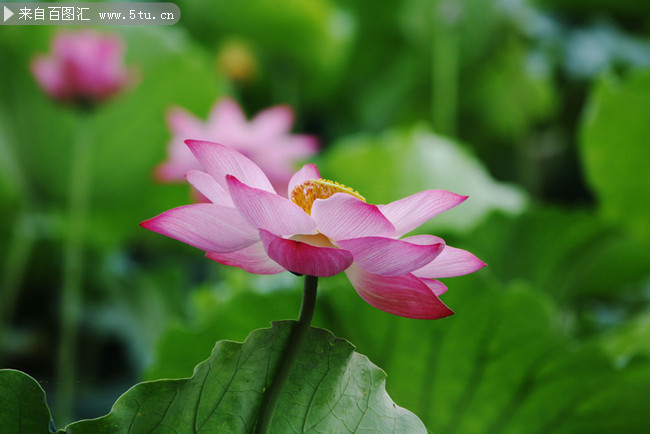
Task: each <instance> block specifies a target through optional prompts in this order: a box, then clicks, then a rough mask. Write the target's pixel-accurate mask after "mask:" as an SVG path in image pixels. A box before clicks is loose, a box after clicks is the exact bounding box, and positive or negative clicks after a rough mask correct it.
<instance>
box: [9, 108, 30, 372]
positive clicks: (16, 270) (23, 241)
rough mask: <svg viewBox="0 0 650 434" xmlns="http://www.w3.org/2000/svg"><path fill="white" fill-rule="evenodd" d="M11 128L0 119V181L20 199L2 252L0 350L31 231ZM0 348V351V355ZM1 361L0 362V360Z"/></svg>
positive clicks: (25, 187) (27, 192)
mask: <svg viewBox="0 0 650 434" xmlns="http://www.w3.org/2000/svg"><path fill="white" fill-rule="evenodd" d="M0 119H2V120H7V122H8V120H9V119H10V118H9V116H8V114H7V113H6V111H5V110H4V109H3V108H2V107H1V106H0ZM10 133H11V131H10V130H9V129H8V128H7V127H6V124H4V123H3V122H2V121H0V178H4V179H0V183H5V184H6V186H7V187H8V191H9V196H12V195H15V196H16V197H17V198H20V199H21V200H22V208H23V209H22V211H20V212H18V213H16V220H15V222H14V227H13V230H12V231H11V239H10V241H9V244H8V245H7V250H6V252H3V253H4V259H5V262H4V264H3V269H2V278H1V280H0V300H2V303H0V350H1V349H2V348H1V347H2V345H3V344H4V342H5V341H4V336H5V335H7V336H8V334H9V333H8V330H9V324H10V323H11V316H12V314H13V311H14V305H15V303H16V300H17V299H18V295H19V292H20V288H21V285H22V282H23V279H24V276H25V271H26V269H27V262H28V260H29V256H30V253H31V250H32V247H33V245H34V241H35V239H34V237H35V235H34V231H33V222H32V211H33V210H34V208H35V206H34V201H33V199H32V194H31V189H30V188H29V185H28V182H27V178H26V177H25V175H24V173H23V171H22V170H21V167H20V165H19V164H18V160H17V158H16V157H15V155H14V153H13V151H12V148H11V146H10V143H14V144H15V143H16V140H15V138H14V137H12V135H11V134H10ZM2 353H3V351H0V354H2ZM0 358H1V357H0ZM0 363H1V362H0Z"/></svg>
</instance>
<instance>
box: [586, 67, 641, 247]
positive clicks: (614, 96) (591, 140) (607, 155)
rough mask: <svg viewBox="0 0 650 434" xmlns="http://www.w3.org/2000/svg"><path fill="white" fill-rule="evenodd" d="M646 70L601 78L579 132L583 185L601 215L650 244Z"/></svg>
mask: <svg viewBox="0 0 650 434" xmlns="http://www.w3.org/2000/svg"><path fill="white" fill-rule="evenodd" d="M648 113H650V71H648V70H645V71H636V72H632V73H630V74H629V76H628V77H626V78H625V79H622V80H616V79H614V78H611V77H607V78H605V79H603V80H602V81H601V82H600V83H599V84H598V85H597V86H596V87H595V88H594V90H593V93H592V95H591V99H590V102H589V104H588V106H587V109H586V112H585V117H584V120H583V124H582V127H581V128H582V130H581V150H582V155H583V165H584V168H585V171H586V175H587V180H588V181H589V184H590V185H591V187H592V188H593V190H594V193H595V194H596V196H597V197H598V200H599V202H600V207H601V210H602V213H603V214H604V215H605V216H606V217H607V218H609V219H611V220H613V221H617V222H620V223H622V224H624V225H625V226H626V227H627V228H628V229H629V230H631V231H632V232H634V233H636V234H638V235H639V236H640V237H643V238H644V239H646V240H650V225H649V224H648V216H649V215H650V170H648V161H650V146H648V138H649V137H650V122H648Z"/></svg>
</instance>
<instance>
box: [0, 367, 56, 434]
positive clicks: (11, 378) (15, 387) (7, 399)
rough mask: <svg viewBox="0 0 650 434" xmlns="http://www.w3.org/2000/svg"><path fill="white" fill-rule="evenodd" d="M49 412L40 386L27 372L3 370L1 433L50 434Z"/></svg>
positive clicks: (0, 411) (0, 385) (1, 376)
mask: <svg viewBox="0 0 650 434" xmlns="http://www.w3.org/2000/svg"><path fill="white" fill-rule="evenodd" d="M50 419H51V416H50V410H49V409H48V408H47V403H46V402H45V392H44V391H43V389H41V386H39V384H38V383H37V382H36V380H34V379H33V378H32V377H30V376H29V375H27V374H25V373H24V372H20V371H14V370H13V369H1V370H0V431H2V432H3V433H47V432H49V427H50Z"/></svg>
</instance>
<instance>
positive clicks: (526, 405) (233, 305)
mask: <svg viewBox="0 0 650 434" xmlns="http://www.w3.org/2000/svg"><path fill="white" fill-rule="evenodd" d="M447 284H448V285H449V286H450V291H449V292H448V293H446V294H445V295H444V296H443V298H444V299H445V301H446V302H447V303H448V304H449V305H450V306H451V307H452V308H453V309H455V310H456V312H457V313H456V315H454V316H452V317H450V318H448V319H444V320H440V321H417V320H408V319H404V318H399V317H395V316H391V315H388V314H386V313H384V312H381V311H379V310H377V309H374V308H372V307H370V306H369V305H367V304H365V303H364V302H363V301H362V300H361V299H360V298H359V297H358V296H357V295H356V294H355V293H354V290H353V289H352V287H351V286H350V285H349V283H348V282H347V281H346V279H345V278H339V277H336V278H330V279H322V285H321V286H322V290H321V291H320V295H319V299H318V303H317V309H316V318H315V323H316V324H318V325H321V326H326V327H329V328H330V329H332V330H334V331H335V333H337V334H339V335H342V336H345V337H346V338H347V339H349V340H350V341H351V342H354V343H355V344H356V346H357V349H358V351H360V352H362V353H364V354H368V356H369V357H370V358H372V359H373V360H375V361H377V363H378V364H379V365H380V366H382V368H383V369H384V370H385V371H386V372H387V373H388V375H389V377H390V379H391V380H390V384H389V385H388V390H389V392H390V393H391V395H392V396H393V397H394V398H395V400H396V401H397V402H399V403H400V404H403V405H405V406H406V407H407V408H411V409H413V410H414V411H415V413H416V414H418V415H419V416H420V417H421V418H422V420H423V421H424V423H425V424H426V425H427V428H428V429H429V430H430V431H432V432H449V433H453V432H459V433H489V432H505V433H510V432H512V433H520V432H560V433H565V432H566V433H569V432H571V433H574V432H594V433H595V432H611V430H617V431H618V432H643V427H647V424H648V423H650V416H648V415H647V414H646V412H645V411H643V407H644V402H645V401H643V397H644V396H646V395H647V394H648V390H650V367H648V366H647V364H646V365H640V366H629V367H627V368H624V369H621V370H615V369H614V368H613V367H612V365H611V361H610V360H609V359H608V358H607V357H606V356H605V355H604V354H603V353H602V352H601V351H600V350H599V349H597V348H596V347H594V346H578V345H575V344H574V345H570V344H569V343H568V341H567V339H566V337H564V336H563V335H562V334H560V333H559V331H558V328H557V326H556V325H555V321H556V320H555V318H556V315H555V309H554V308H553V306H552V304H551V303H549V301H548V300H547V299H546V298H544V297H543V296H542V295H541V294H540V293H538V292H534V291H531V290H530V289H529V288H528V287H527V286H526V285H523V284H517V285H513V286H511V287H510V288H508V289H507V290H504V289H495V288H489V287H488V288H487V289H485V286H486V285H485V283H484V282H481V281H480V280H479V279H477V278H471V277H465V278H457V279H452V280H449V281H448V282H447ZM479 288H481V289H479ZM203 297H206V298H209V293H204V295H203ZM204 302H205V300H204ZM207 305H210V303H207ZM211 305H212V306H213V307H215V308H216V309H215V310H213V314H212V315H211V316H209V315H207V314H206V315H204V318H205V319H204V320H203V321H202V324H199V325H196V326H195V327H194V329H193V331H192V329H186V334H185V335H180V334H176V335H175V336H174V335H170V336H169V338H168V339H165V340H164V341H163V342H164V345H163V347H162V348H161V350H162V351H161V352H160V354H159V357H160V358H159V360H158V362H159V364H158V370H159V372H165V373H166V374H167V375H170V374H173V371H174V369H175V368H179V366H168V369H167V370H165V369H163V368H162V366H161V364H164V363H165V360H166V356H167V354H169V351H171V350H172V349H173V350H175V351H176V352H179V353H183V352H185V351H187V350H188V349H189V348H190V347H197V346H201V347H202V348H203V351H204V352H206V351H209V348H210V345H211V344H210V343H211V342H212V341H214V339H219V338H223V337H224V336H228V335H230V334H231V333H234V334H235V335H237V334H239V333H240V332H241V330H242V329H243V328H245V325H244V324H242V322H243V321H249V322H250V324H249V327H252V326H258V325H259V324H260V323H264V322H265V321H268V319H269V318H273V317H281V316H283V315H285V314H286V312H287V305H290V306H291V307H292V308H293V309H294V310H295V309H297V306H298V305H299V296H298V291H297V290H296V291H293V292H276V293H267V294H256V293H240V294H238V295H236V296H234V297H233V299H232V301H231V302H230V303H229V302H218V303H214V302H213V303H212V304H211ZM217 306H218V307H217ZM241 306H245V307H246V309H245V311H242V310H240V309H241ZM240 312H246V314H245V315H244V316H243V318H242V316H241V315H240ZM217 318H218V319H217ZM231 322H232V323H234V324H233V325H231V324H232V323H231ZM207 335H210V336H211V338H208V337H207ZM194 352H198V351H197V350H196V348H195V349H194ZM177 361H178V359H176V360H173V363H176V362H177ZM185 373H186V370H185V369H184V367H183V368H182V369H179V370H178V374H180V375H184V374H185ZM612 408H615V409H616V411H612ZM617 411H620V413H617ZM601 413H607V417H603V416H601Z"/></svg>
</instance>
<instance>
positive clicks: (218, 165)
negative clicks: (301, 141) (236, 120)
mask: <svg viewBox="0 0 650 434" xmlns="http://www.w3.org/2000/svg"><path fill="white" fill-rule="evenodd" d="M186 143H187V145H188V146H189V148H190V149H191V151H192V153H193V155H194V156H195V157H196V158H197V159H198V161H199V162H200V163H201V165H202V166H203V169H204V170H205V172H203V171H199V170H191V171H189V172H188V173H187V180H188V181H189V182H190V184H192V185H193V186H194V187H195V188H196V189H197V190H198V191H199V192H201V193H202V194H203V195H205V196H206V197H207V198H208V199H209V200H210V201H211V203H199V204H192V205H185V206H181V207H178V208H174V209H171V210H169V211H166V212H164V213H162V214H160V215H158V216H157V217H154V218H152V219H150V220H147V221H144V222H142V223H141V225H142V226H143V227H145V228H147V229H149V230H151V231H154V232H158V233H161V234H163V235H166V236H168V237H171V238H175V239H177V240H180V241H182V242H184V243H187V244H189V245H191V246H194V247H196V248H198V249H201V250H204V251H206V252H207V257H208V258H210V259H212V260H214V261H217V262H219V263H222V264H226V265H231V266H235V267H239V268H243V269H244V270H247V271H249V272H251V273H257V274H275V273H280V272H282V271H285V270H288V271H291V272H294V273H297V274H306V275H311V276H320V277H327V276H333V275H335V274H338V273H340V272H342V271H345V273H346V275H347V276H348V278H349V280H350V282H351V283H352V286H354V288H355V289H356V291H357V292H358V293H359V295H360V296H361V298H363V299H364V300H365V301H366V302H368V303H369V304H371V305H372V306H374V307H376V308H378V309H381V310H384V311H386V312H390V313H392V314H395V315H399V316H404V317H408V318H423V319H435V318H442V317H445V316H448V315H451V314H452V313H453V311H452V310H450V309H449V308H448V307H447V306H445V304H443V303H442V301H440V299H439V298H438V296H440V295H441V294H442V293H444V292H445V291H446V290H447V287H446V286H445V285H444V284H442V283H441V282H440V281H438V280H436V279H437V278H441V277H452V276H460V275H463V274H468V273H472V272H474V271H476V270H478V269H480V268H482V267H483V266H485V263H483V262H482V261H481V260H480V259H478V258H477V257H476V256H474V255H473V254H471V253H469V252H467V251H465V250H461V249H456V248H453V247H450V246H446V245H445V242H444V241H443V240H442V239H441V238H438V237H435V236H433V235H416V236H407V237H403V236H404V235H405V234H407V233H408V232H410V231H412V230H413V229H415V228H417V227H418V226H420V225H421V224H422V223H424V222H425V221H427V220H429V219H430V218H432V217H433V216H435V215H437V214H440V213H442V212H443V211H446V210H448V209H450V208H453V207H454V206H456V205H458V204H459V203H461V202H463V201H464V200H465V199H467V196H460V195H457V194H454V193H450V192H448V191H444V190H426V191H422V192H420V193H416V194H414V195H412V196H408V197H406V198H404V199H401V200H398V201H396V202H392V203H389V204H387V205H371V204H368V203H366V202H365V200H364V198H363V197H362V196H360V195H359V193H357V192H355V191H353V190H352V189H350V188H347V187H345V186H343V185H340V184H337V183H335V182H331V181H327V180H324V179H322V178H321V177H320V174H319V172H318V169H317V168H316V166H315V165H313V164H307V165H305V166H303V167H302V169H300V170H299V171H298V172H296V173H295V174H294V175H293V177H292V178H291V180H290V182H289V187H288V191H289V195H288V196H289V198H290V199H287V198H285V197H282V196H280V195H278V194H277V193H276V192H275V190H274V189H273V186H272V185H271V182H270V181H269V180H268V178H267V177H266V176H265V175H264V172H262V170H261V169H260V168H259V167H258V166H257V165H255V163H253V162H252V161H251V160H249V159H248V158H246V157H245V156H243V155H242V154H240V153H238V152H237V151H235V150H234V149H232V148H229V147H226V146H222V145H219V144H216V143H211V142H204V141H198V140H187V142H186Z"/></svg>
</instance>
